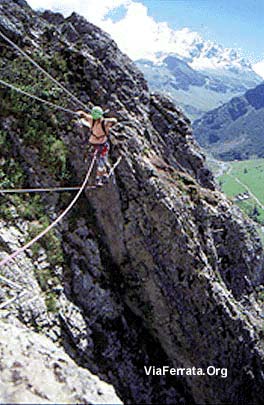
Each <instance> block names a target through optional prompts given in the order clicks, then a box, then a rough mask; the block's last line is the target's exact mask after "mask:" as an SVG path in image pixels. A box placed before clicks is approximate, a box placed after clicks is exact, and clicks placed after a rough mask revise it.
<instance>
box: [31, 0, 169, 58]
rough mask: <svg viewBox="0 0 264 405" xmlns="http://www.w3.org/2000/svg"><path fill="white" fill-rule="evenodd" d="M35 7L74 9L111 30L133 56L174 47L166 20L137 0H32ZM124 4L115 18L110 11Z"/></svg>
mask: <svg viewBox="0 0 264 405" xmlns="http://www.w3.org/2000/svg"><path fill="white" fill-rule="evenodd" d="M28 3H29V4H30V6H31V7H33V8H34V9H50V10H53V11H57V12H61V13H62V14H64V15H65V16H68V15H70V14H71V13H72V12H73V11H76V12H77V13H79V14H81V15H83V16H84V17H85V18H87V20H88V21H90V22H92V23H93V24H96V25H98V26H99V27H100V28H102V29H104V30H105V31H107V32H108V33H109V34H110V35H111V36H112V38H113V39H114V40H115V41H116V42H117V44H118V46H119V47H120V48H121V50H122V51H123V52H125V53H127V54H128V55H129V56H130V57H131V58H132V59H139V58H148V57H149V58H153V55H154V53H155V52H158V51H161V50H162V51H164V52H166V51H171V44H170V38H171V36H172V33H173V30H171V29H170V28H169V26H168V24H167V23H166V22H163V23H157V22H156V21H155V20H154V19H153V18H152V17H151V16H149V15H148V9H147V7H146V6H144V5H143V4H142V3H140V2H136V1H134V0H75V1H74V2H73V1H72V0H63V1H61V0H46V1H45V3H44V4H45V7H43V0H28ZM121 6H123V7H124V9H125V15H124V16H123V18H122V19H120V20H119V21H113V20H112V19H111V17H110V16H109V13H110V12H112V11H114V10H118V8H119V7H121Z"/></svg>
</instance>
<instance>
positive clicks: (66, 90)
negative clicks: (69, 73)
mask: <svg viewBox="0 0 264 405" xmlns="http://www.w3.org/2000/svg"><path fill="white" fill-rule="evenodd" d="M0 37H2V38H3V39H4V40H5V41H6V42H8V43H9V45H11V46H13V48H15V49H16V50H17V51H18V52H19V53H20V54H21V55H23V56H24V57H25V58H26V59H27V60H28V61H29V62H30V63H32V64H33V65H34V66H35V67H36V68H37V69H39V70H40V71H41V72H42V73H43V74H44V75H45V76H47V77H48V78H49V79H50V80H51V81H52V82H53V83H55V84H56V85H57V86H58V87H60V88H61V89H62V90H63V91H64V92H65V93H67V94H68V96H70V97H71V98H72V99H73V100H75V101H76V102H77V103H79V104H80V105H82V106H83V108H84V109H85V110H87V111H89V110H90V109H89V108H87V106H86V105H85V104H84V103H83V102H82V101H81V100H79V99H78V98H77V97H76V96H75V95H74V94H72V93H71V92H70V91H69V90H68V89H67V88H66V87H65V86H63V85H62V84H61V83H60V82H58V80H56V79H54V77H52V76H51V75H50V74H49V73H48V72H47V71H46V70H45V69H43V68H42V67H41V66H40V65H39V64H38V63H37V62H35V61H34V59H32V58H31V57H30V56H29V55H28V54H27V53H26V52H24V51H23V50H22V49H21V48H20V47H19V46H18V45H16V44H15V43H14V42H13V41H12V40H11V39H10V38H8V37H7V36H6V35H4V34H3V33H2V32H1V31H0Z"/></svg>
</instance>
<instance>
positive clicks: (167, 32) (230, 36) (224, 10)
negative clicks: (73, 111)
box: [28, 0, 264, 74]
mask: <svg viewBox="0 0 264 405" xmlns="http://www.w3.org/2000/svg"><path fill="white" fill-rule="evenodd" d="M28 3H29V4H30V5H31V6H32V7H33V8H37V9H38V8H42V9H43V8H44V9H51V10H54V11H60V12H62V13H63V14H64V15H65V16H67V15H69V14H70V13H71V12H72V11H76V12H78V13H79V14H81V15H83V16H84V17H86V18H87V19H88V21H90V22H92V23H94V24H96V25H98V26H100V27H101V28H103V29H104V30H105V31H107V32H109V33H110V35H111V36H112V37H113V38H114V39H115V40H116V42H117V43H118V45H119V46H120V48H121V49H122V50H123V51H124V52H126V53H127V54H128V55H129V56H130V57H131V58H132V59H139V58H141V57H148V54H149V55H150V54H151V53H152V52H155V51H158V50H160V49H158V48H163V50H164V51H170V45H169V42H170V38H171V35H172V33H173V31H175V30H176V31H177V32H178V31H179V32H180V30H182V29H183V28H186V27H187V28H188V29H189V30H188V32H189V31H190V32H192V31H193V32H197V33H198V34H199V35H200V36H202V37H203V38H204V39H205V40H210V41H215V42H217V43H219V44H221V45H223V46H224V47H230V48H235V49H238V50H239V52H240V53H241V55H242V56H245V57H246V58H248V59H249V60H250V61H251V62H252V63H254V64H256V63H257V62H260V63H258V64H257V68H259V70H261V72H263V74H264V41H262V38H264V24H263V15H264V0H75V1H72V0H45V2H44V0H28ZM43 4H44V7H43ZM182 32H183V33H185V34H186V33H187V31H186V30H185V31H182Z"/></svg>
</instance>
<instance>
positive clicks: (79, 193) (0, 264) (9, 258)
mask: <svg viewBox="0 0 264 405" xmlns="http://www.w3.org/2000/svg"><path fill="white" fill-rule="evenodd" d="M96 155H97V151H95V153H94V154H93V159H92V162H91V165H90V167H89V169H88V171H87V174H86V176H85V179H84V182H83V184H82V186H81V187H80V190H79V191H78V193H77V194H76V196H75V197H74V199H73V200H72V201H71V203H70V204H69V205H68V207H67V208H66V209H65V210H64V211H63V212H62V214H60V215H59V216H58V217H57V218H56V219H55V221H53V222H52V223H51V224H50V225H49V226H48V227H47V228H45V229H44V230H43V231H42V232H40V233H39V234H38V235H37V236H35V237H34V238H33V239H31V240H30V241H29V242H28V243H26V244H25V245H24V246H22V247H20V248H19V249H17V250H16V251H15V252H14V253H12V254H11V255H9V256H7V257H6V258H5V259H3V260H1V261H0V267H2V266H4V265H6V264H7V263H8V262H10V261H11V260H13V259H15V257H16V256H17V255H18V254H20V253H22V252H24V251H25V250H27V249H28V248H30V246H32V245H33V244H34V243H36V242H37V241H38V240H39V239H41V238H42V237H43V236H44V235H46V233H48V232H49V231H50V230H51V229H52V228H54V227H55V226H56V225H57V224H58V223H59V222H60V221H61V220H62V219H63V218H64V217H65V216H66V215H67V213H68V212H69V211H70V210H71V209H72V207H73V206H74V204H75V203H76V201H77V200H78V199H79V197H80V195H81V193H82V192H83V190H84V189H85V186H86V184H87V183H88V180H89V177H90V175H91V172H92V170H93V167H94V163H95V160H96Z"/></svg>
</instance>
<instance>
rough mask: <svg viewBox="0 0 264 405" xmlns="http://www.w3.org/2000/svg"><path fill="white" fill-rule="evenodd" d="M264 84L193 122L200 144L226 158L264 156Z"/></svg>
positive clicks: (216, 154)
mask: <svg viewBox="0 0 264 405" xmlns="http://www.w3.org/2000/svg"><path fill="white" fill-rule="evenodd" d="M263 125H264V84H260V85H259V86H257V87H255V88H254V89H250V90H248V91H247V92H246V93H245V94H244V96H241V97H235V98H233V99H232V100H231V101H229V102H228V103H226V104H224V105H223V106H221V107H219V108H217V109H214V110H212V111H209V112H208V113H206V114H205V115H204V116H202V117H201V118H200V119H198V120H196V121H195V122H194V124H193V127H194V134H195V137H196V139H197V140H198V142H199V143H200V145H202V146H203V147H204V148H206V149H208V150H209V151H210V152H212V154H213V155H214V156H215V157H217V158H220V159H222V160H234V159H248V158H250V157H261V158H262V157H264V142H263Z"/></svg>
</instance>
